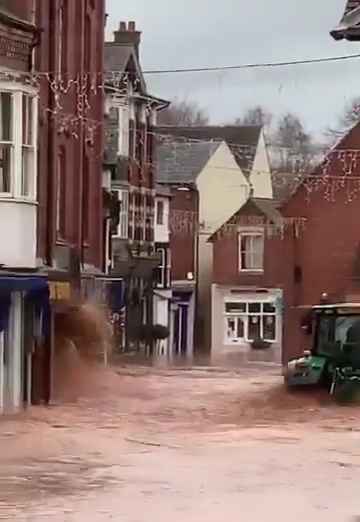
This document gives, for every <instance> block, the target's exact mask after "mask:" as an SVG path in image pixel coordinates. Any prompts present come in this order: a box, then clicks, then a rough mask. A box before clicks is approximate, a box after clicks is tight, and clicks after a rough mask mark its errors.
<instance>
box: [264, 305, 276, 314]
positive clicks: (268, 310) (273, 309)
mask: <svg viewBox="0 0 360 522" xmlns="http://www.w3.org/2000/svg"><path fill="white" fill-rule="evenodd" d="M263 310H264V313H266V314H275V313H276V307H275V303H264V304H263Z"/></svg>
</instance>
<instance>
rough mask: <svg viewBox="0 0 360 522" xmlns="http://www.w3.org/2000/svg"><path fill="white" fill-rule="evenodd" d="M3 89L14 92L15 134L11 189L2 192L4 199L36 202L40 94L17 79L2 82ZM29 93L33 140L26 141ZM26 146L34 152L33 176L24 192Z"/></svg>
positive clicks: (13, 137)
mask: <svg viewBox="0 0 360 522" xmlns="http://www.w3.org/2000/svg"><path fill="white" fill-rule="evenodd" d="M0 92H3V93H9V94H11V95H12V122H11V123H12V129H11V131H12V135H11V141H10V142H4V141H3V142H1V143H3V144H6V143H8V144H9V145H10V146H11V147H12V150H11V163H10V192H0V197H1V198H9V199H20V200H27V201H32V202H36V199H37V133H38V93H37V92H36V90H35V89H33V88H31V87H28V86H25V85H21V84H18V83H16V82H0ZM24 96H28V97H29V98H30V100H31V104H32V121H31V122H30V124H31V126H32V133H31V135H32V141H31V143H28V144H25V143H24V139H23V137H24V129H23V97H24ZM24 148H26V150H27V154H29V152H30V154H31V153H32V158H31V161H30V165H31V171H32V172H31V177H30V181H29V193H28V194H25V191H24V177H23V162H24V153H23V151H24Z"/></svg>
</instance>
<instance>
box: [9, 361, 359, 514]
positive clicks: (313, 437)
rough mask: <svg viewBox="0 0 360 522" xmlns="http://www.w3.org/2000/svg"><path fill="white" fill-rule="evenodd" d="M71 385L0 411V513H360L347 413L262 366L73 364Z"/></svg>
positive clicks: (355, 444)
mask: <svg viewBox="0 0 360 522" xmlns="http://www.w3.org/2000/svg"><path fill="white" fill-rule="evenodd" d="M84 375H85V378H84ZM77 395H82V398H81V397H78V398H77V402H76V403H74V404H70V403H69V404H66V405H53V406H52V407H50V408H44V409H41V408H40V409H33V410H31V411H29V412H27V413H26V414H25V415H22V416H20V417H15V418H11V419H9V418H7V419H2V420H1V421H0V519H1V520H11V521H18V520H19V521H20V520H24V521H25V520H26V521H34V522H37V521H39V522H41V521H42V520H44V521H45V520H46V521H48V520H50V521H54V522H57V521H58V522H67V521H69V522H70V521H71V522H74V521H78V522H84V521H92V522H100V521H106V520H114V521H124V522H125V521H126V522H145V521H146V522H148V521H150V522H152V521H156V522H165V521H166V522H168V521H169V520H171V522H180V521H181V522H184V521H185V520H186V521H187V522H192V521H193V522H202V521H204V522H205V521H206V522H220V521H221V520H224V519H225V520H234V521H235V520H246V521H250V520H251V521H252V522H258V521H259V522H260V521H261V522H263V521H264V520H270V521H272V520H274V521H275V520H276V522H279V521H280V522H281V521H285V520H286V521H288V520H295V519H296V518H298V519H299V520H306V521H307V522H322V521H326V522H332V521H336V522H341V521H355V520H357V519H358V517H359V515H360V502H359V500H358V490H359V486H358V485H359V481H360V422H359V421H360V411H359V410H358V408H357V407H355V406H352V407H347V408H341V407H338V406H335V405H334V404H333V403H332V402H331V401H329V399H328V397H327V396H326V395H323V394H320V393H316V394H314V393H312V394H298V393H297V394H288V393H287V392H286V390H284V388H283V387H282V385H281V380H280V378H279V377H278V375H277V371H276V370H275V369H271V368H264V367H248V368H246V369H243V370H239V371H231V370H222V369H218V368H197V369H180V368H178V369H174V370H166V369H163V370H160V369H154V368H142V367H135V368H121V369H113V370H108V371H105V370H99V369H96V368H87V369H86V372H85V373H83V379H82V383H81V392H80V391H79V390H78V393H77Z"/></svg>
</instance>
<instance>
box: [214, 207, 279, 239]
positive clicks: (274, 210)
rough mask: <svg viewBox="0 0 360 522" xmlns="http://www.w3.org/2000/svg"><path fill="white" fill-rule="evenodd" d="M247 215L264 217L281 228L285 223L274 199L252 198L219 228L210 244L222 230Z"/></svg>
mask: <svg viewBox="0 0 360 522" xmlns="http://www.w3.org/2000/svg"><path fill="white" fill-rule="evenodd" d="M245 213H247V214H248V215H249V216H258V215H262V216H264V217H265V218H266V220H267V221H268V222H269V223H270V224H272V225H277V226H281V225H282V223H283V216H282V215H281V213H280V211H279V205H278V203H277V202H276V201H274V200H273V199H267V198H253V197H250V198H249V199H248V200H247V201H246V202H245V203H244V204H243V205H242V206H241V207H240V208H239V210H237V211H236V212H235V214H233V215H232V216H231V217H230V218H229V219H228V220H227V221H226V223H224V224H223V225H221V227H220V228H218V229H217V230H216V231H215V232H214V233H213V234H212V235H211V236H210V238H209V239H208V242H209V243H212V242H214V241H216V239H217V236H218V234H219V232H221V230H222V229H223V228H225V227H227V226H230V225H236V224H237V218H238V217H239V216H241V215H242V214H245Z"/></svg>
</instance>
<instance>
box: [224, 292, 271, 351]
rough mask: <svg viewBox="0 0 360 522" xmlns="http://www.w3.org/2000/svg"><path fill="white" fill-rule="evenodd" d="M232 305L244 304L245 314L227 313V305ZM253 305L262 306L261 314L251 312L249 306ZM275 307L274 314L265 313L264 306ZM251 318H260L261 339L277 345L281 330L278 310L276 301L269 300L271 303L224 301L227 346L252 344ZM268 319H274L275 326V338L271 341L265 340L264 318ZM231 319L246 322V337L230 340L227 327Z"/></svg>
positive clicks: (238, 312)
mask: <svg viewBox="0 0 360 522" xmlns="http://www.w3.org/2000/svg"><path fill="white" fill-rule="evenodd" d="M230 303H237V304H244V305H245V310H244V312H241V311H234V312H227V311H226V305H228V304H230ZM253 304H258V305H260V312H250V310H249V306H250V305H253ZM267 304H268V305H273V306H274V309H275V311H274V312H265V311H264V305H267ZM251 317H258V318H259V321H260V337H262V338H263V339H264V340H265V341H268V342H271V343H276V342H278V339H279V335H280V333H279V328H278V309H277V306H276V301H275V299H273V300H269V301H266V300H264V301H250V300H246V299H244V300H241V301H236V300H234V299H232V300H230V299H229V300H226V301H224V339H225V344H226V345H234V344H243V343H251V342H252V339H251V338H250V337H249V323H250V318H251ZM266 317H272V318H273V320H274V325H275V337H274V338H271V339H265V337H264V318H266ZM229 319H235V320H240V319H241V320H243V322H244V336H243V337H241V338H240V337H234V338H232V339H230V338H229V337H228V334H227V327H228V320H229Z"/></svg>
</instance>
